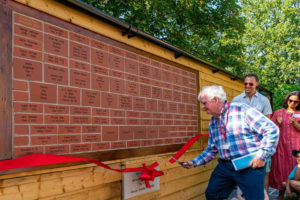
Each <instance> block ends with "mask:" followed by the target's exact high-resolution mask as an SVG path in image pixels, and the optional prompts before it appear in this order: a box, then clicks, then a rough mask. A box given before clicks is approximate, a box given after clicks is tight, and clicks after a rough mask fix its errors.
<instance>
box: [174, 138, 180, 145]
mask: <svg viewBox="0 0 300 200" xmlns="http://www.w3.org/2000/svg"><path fill="white" fill-rule="evenodd" d="M173 143H174V144H176V143H182V139H181V138H174V139H173Z"/></svg>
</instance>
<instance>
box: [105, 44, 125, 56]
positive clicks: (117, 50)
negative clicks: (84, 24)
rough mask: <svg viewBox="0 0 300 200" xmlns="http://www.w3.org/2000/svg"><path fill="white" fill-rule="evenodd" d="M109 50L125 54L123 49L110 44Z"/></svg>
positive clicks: (120, 54) (121, 54)
mask: <svg viewBox="0 0 300 200" xmlns="http://www.w3.org/2000/svg"><path fill="white" fill-rule="evenodd" d="M109 51H110V52H112V53H114V54H117V55H119V56H124V54H125V52H124V51H123V50H122V49H119V48H116V47H114V46H109Z"/></svg>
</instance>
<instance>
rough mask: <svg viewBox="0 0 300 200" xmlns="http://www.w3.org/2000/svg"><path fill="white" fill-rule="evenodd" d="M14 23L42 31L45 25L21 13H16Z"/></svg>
mask: <svg viewBox="0 0 300 200" xmlns="http://www.w3.org/2000/svg"><path fill="white" fill-rule="evenodd" d="M14 22H15V23H19V24H22V25H24V26H26V27H30V28H34V29H37V30H40V31H42V30H43V24H42V22H41V21H38V20H36V19H33V18H30V17H28V16H25V15H21V14H19V13H14Z"/></svg>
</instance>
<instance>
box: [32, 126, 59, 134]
mask: <svg viewBox="0 0 300 200" xmlns="http://www.w3.org/2000/svg"><path fill="white" fill-rule="evenodd" d="M31 134H57V127H56V126H55V125H32V126H31Z"/></svg>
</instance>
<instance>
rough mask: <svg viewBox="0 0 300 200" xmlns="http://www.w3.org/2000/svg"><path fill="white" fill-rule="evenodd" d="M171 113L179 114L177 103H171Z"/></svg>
mask: <svg viewBox="0 0 300 200" xmlns="http://www.w3.org/2000/svg"><path fill="white" fill-rule="evenodd" d="M169 111H170V112H171V113H176V112H177V103H173V102H169Z"/></svg>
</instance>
